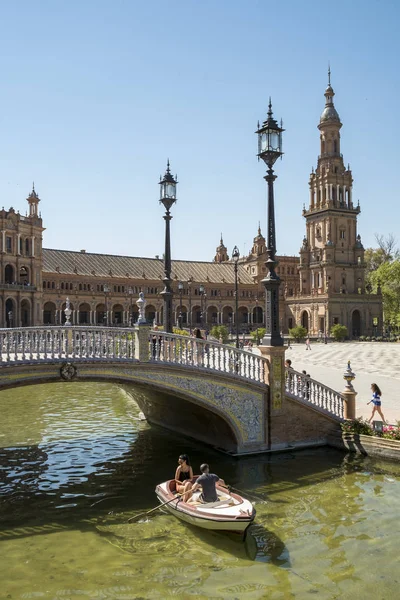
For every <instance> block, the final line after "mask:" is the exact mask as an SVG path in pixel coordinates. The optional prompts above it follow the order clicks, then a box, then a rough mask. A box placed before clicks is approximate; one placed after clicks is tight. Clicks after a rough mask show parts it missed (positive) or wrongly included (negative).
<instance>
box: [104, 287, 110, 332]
mask: <svg viewBox="0 0 400 600" xmlns="http://www.w3.org/2000/svg"><path fill="white" fill-rule="evenodd" d="M103 292H104V306H105V309H106V312H105V315H104V317H103V322H104V326H105V327H108V302H107V294H109V292H110V288H109V287H108V285H107V284H106V283H105V284H104V285H103Z"/></svg>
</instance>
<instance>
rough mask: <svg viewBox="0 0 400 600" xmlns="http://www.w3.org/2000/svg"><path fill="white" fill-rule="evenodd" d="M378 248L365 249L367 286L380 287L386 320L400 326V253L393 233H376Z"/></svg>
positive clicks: (370, 288) (371, 289) (372, 290)
mask: <svg viewBox="0 0 400 600" xmlns="http://www.w3.org/2000/svg"><path fill="white" fill-rule="evenodd" d="M375 239H376V241H377V244H378V248H368V249H367V250H366V251H365V255H364V258H365V262H366V265H367V269H366V288H367V290H368V291H371V292H375V293H376V292H377V291H378V288H379V287H380V289H381V292H382V301H383V314H384V320H385V321H386V322H388V323H390V324H391V325H394V326H400V253H399V250H398V249H397V247H396V239H395V237H394V236H393V234H389V235H388V236H386V237H384V236H382V235H378V234H375Z"/></svg>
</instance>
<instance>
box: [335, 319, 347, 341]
mask: <svg viewBox="0 0 400 600" xmlns="http://www.w3.org/2000/svg"><path fill="white" fill-rule="evenodd" d="M331 335H332V336H333V339H334V340H335V342H343V340H345V339H346V338H347V336H348V335H349V332H348V331H347V327H346V325H340V323H337V324H336V325H333V326H332V328H331Z"/></svg>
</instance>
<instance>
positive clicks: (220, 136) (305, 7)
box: [0, 0, 400, 260]
mask: <svg viewBox="0 0 400 600" xmlns="http://www.w3.org/2000/svg"><path fill="white" fill-rule="evenodd" d="M399 22H400V3H399V2H398V1H396V0H383V1H377V0H374V1H372V0H370V1H368V0H367V1H365V0H363V1H360V0H353V1H352V2H348V1H342V0H338V1H335V2H333V3H332V2H320V1H318V2H317V1H315V2H314V1H307V0H304V1H303V2H299V1H297V0H292V1H289V0H280V2H267V1H266V0H246V1H244V0H241V1H239V0H201V1H200V0H169V1H168V2H167V1H166V0H164V1H162V0H148V1H147V2H145V1H137V0H125V1H124V0H108V1H105V0H68V1H63V2H61V1H60V0H36V1H35V2H32V1H31V0H29V1H28V0H27V1H22V0H13V2H6V0H3V2H0V195H1V200H0V205H4V207H5V208H6V209H8V208H9V207H10V206H14V208H15V209H19V210H20V211H21V212H22V213H23V214H24V213H25V209H26V203H25V198H26V196H27V195H28V193H29V191H30V189H31V186H32V181H33V180H34V181H35V187H36V190H37V192H38V193H39V195H40V197H41V199H42V202H41V205H40V207H41V211H42V217H43V219H44V225H45V227H46V231H45V232H44V245H45V246H46V247H50V248H63V249H70V250H80V249H82V248H85V249H86V250H87V251H88V252H90V251H91V252H107V253H112V254H127V255H133V256H154V255H156V254H162V253H163V246H164V221H163V219H162V214H163V209H162V206H160V205H159V203H158V198H159V186H158V180H159V175H160V174H161V173H163V172H164V170H165V164H166V159H167V157H169V158H170V161H171V167H172V169H173V171H174V172H175V171H176V172H177V173H178V179H179V186H178V193H179V194H178V202H177V204H176V205H175V206H174V207H173V215H174V218H173V220H172V254H173V257H175V258H181V259H193V260H197V259H198V260H209V259H212V257H213V256H214V253H215V247H216V245H217V244H218V242H219V237H220V232H221V231H222V232H223V236H224V241H225V243H226V245H227V246H228V250H229V251H231V250H232V247H233V246H234V245H235V244H237V245H238V246H239V248H240V250H241V252H243V251H244V250H245V252H246V253H247V252H248V251H249V249H250V247H251V244H252V239H253V237H254V235H255V234H256V231H257V226H258V221H259V220H260V221H261V227H262V229H263V231H264V232H265V229H266V184H265V182H264V180H263V175H264V165H263V163H258V162H257V158H256V152H257V139H256V135H254V131H255V128H256V123H257V120H258V119H260V121H261V120H263V119H264V117H265V115H266V111H267V105H268V97H269V95H271V96H272V102H273V108H274V113H275V116H276V117H277V118H281V117H282V118H283V121H284V127H285V128H286V132H285V133H284V150H285V155H284V157H283V160H282V161H279V162H278V163H277V165H276V171H277V175H278V179H277V181H276V186H275V200H276V221H277V250H278V253H279V254H297V252H298V250H299V248H300V245H301V241H302V238H303V235H304V231H305V228H304V222H303V218H302V216H301V211H302V206H303V203H308V199H309V192H308V178H309V173H310V171H311V167H312V166H315V164H316V159H317V155H318V152H319V132H318V130H317V128H316V126H317V124H318V121H319V116H320V113H321V112H322V109H323V106H324V96H323V93H324V90H325V87H326V84H327V65H328V61H330V64H331V69H332V85H333V87H334V90H335V92H336V96H335V105H336V108H337V110H338V112H339V115H340V117H341V120H342V123H343V128H342V152H343V154H344V160H345V163H346V164H347V163H348V162H349V163H350V165H351V168H352V170H353V176H354V180H355V181H354V194H353V198H354V200H355V201H357V199H358V198H359V199H360V203H361V210H362V212H361V216H360V220H359V232H360V233H361V236H362V239H363V242H364V245H365V246H370V245H372V244H373V242H374V233H375V232H379V233H383V234H385V233H389V232H393V233H394V234H395V235H396V234H398V233H399V222H400V218H399V217H400V208H399V193H398V181H399V180H398V175H399V139H400V127H399V108H398V106H399V97H400V84H399V55H400V48H399V46H400V42H399V39H400V36H399V33H398V29H399ZM399 237H400V235H399Z"/></svg>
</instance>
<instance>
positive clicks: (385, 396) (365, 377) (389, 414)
mask: <svg viewBox="0 0 400 600" xmlns="http://www.w3.org/2000/svg"><path fill="white" fill-rule="evenodd" d="M311 348H312V350H306V345H305V344H293V346H292V348H291V349H288V350H287V351H286V358H290V359H291V361H292V367H293V368H294V369H296V371H303V370H305V371H307V373H309V374H310V376H311V377H312V378H313V379H316V380H317V381H320V382H321V383H324V384H325V385H327V386H329V387H331V388H333V389H334V390H337V391H339V392H341V391H342V390H343V388H344V385H345V382H344V380H343V372H344V370H345V368H346V366H347V361H348V360H350V361H351V368H352V370H353V372H354V373H355V374H356V379H355V380H354V382H353V385H354V389H355V390H356V391H357V392H358V396H357V416H358V417H361V416H362V417H364V418H365V417H367V418H369V417H370V415H371V412H372V404H369V405H368V406H367V402H369V400H370V398H371V383H377V384H378V385H379V387H380V388H381V390H382V412H383V414H384V415H385V418H386V420H388V421H389V422H390V423H395V422H396V421H397V420H400V394H399V389H400V343H379V342H344V343H341V344H339V343H329V344H320V343H313V344H312V345H311ZM378 418H379V415H378Z"/></svg>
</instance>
